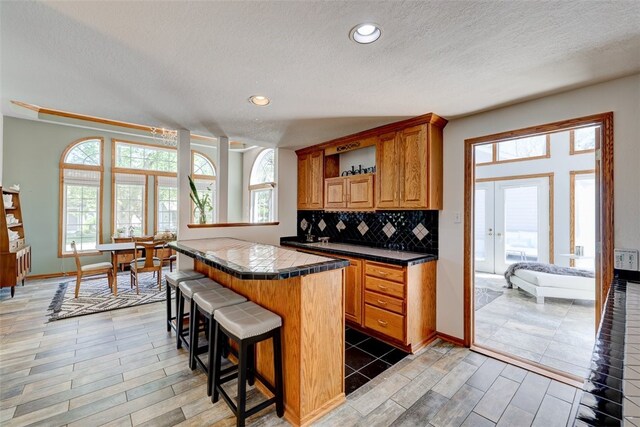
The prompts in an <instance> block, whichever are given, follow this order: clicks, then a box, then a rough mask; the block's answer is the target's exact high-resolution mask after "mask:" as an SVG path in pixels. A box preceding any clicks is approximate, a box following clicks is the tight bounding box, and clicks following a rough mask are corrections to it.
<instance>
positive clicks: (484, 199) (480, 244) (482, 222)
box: [474, 182, 495, 273]
mask: <svg viewBox="0 0 640 427" xmlns="http://www.w3.org/2000/svg"><path fill="white" fill-rule="evenodd" d="M493 189H494V185H493V182H479V183H476V189H475V199H474V200H475V207H474V234H475V244H474V248H475V269H476V271H481V272H485V273H493V271H494V265H493V263H494V235H495V233H494V224H493V222H494V213H493V211H494V208H493V206H494V197H493V195H494V190H493Z"/></svg>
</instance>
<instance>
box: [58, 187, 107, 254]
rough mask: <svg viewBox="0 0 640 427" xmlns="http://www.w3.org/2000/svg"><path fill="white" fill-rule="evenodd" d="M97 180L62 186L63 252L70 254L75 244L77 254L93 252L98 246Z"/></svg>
mask: <svg viewBox="0 0 640 427" xmlns="http://www.w3.org/2000/svg"><path fill="white" fill-rule="evenodd" d="M99 185H100V181H99V178H98V180H96V182H95V183H93V184H88V183H87V184H73V183H71V184H68V183H65V184H64V197H65V200H63V209H64V212H63V218H64V222H63V238H62V241H63V242H64V247H63V251H64V252H71V251H72V249H71V242H72V241H75V242H76V249H77V250H78V252H82V251H89V250H95V248H96V245H97V244H98V239H99V236H98V223H99V220H100V216H99V212H98V205H99V196H100V191H99V190H100V187H99Z"/></svg>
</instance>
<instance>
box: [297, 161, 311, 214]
mask: <svg viewBox="0 0 640 427" xmlns="http://www.w3.org/2000/svg"><path fill="white" fill-rule="evenodd" d="M308 186H309V155H308V154H303V155H301V156H299V157H298V209H307V208H308V207H309V199H308V191H307V187H308Z"/></svg>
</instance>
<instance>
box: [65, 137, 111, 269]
mask: <svg viewBox="0 0 640 427" xmlns="http://www.w3.org/2000/svg"><path fill="white" fill-rule="evenodd" d="M94 140H97V141H99V143H100V164H99V165H84V164H74V163H66V162H65V159H66V157H67V154H69V152H70V151H71V150H72V149H73V148H75V147H76V146H77V145H79V144H82V143H83V142H85V141H94ZM58 169H59V181H58V258H71V257H73V256H74V254H73V251H71V252H66V251H64V250H63V249H62V245H63V243H64V240H65V238H64V237H66V236H64V235H65V217H66V215H65V206H66V203H65V200H66V199H65V197H66V192H65V185H64V171H65V169H75V170H86V171H94V172H99V173H100V180H99V184H98V209H97V212H96V213H97V215H96V217H97V226H98V239H97V244H102V243H103V237H102V232H103V229H102V219H103V218H102V212H103V209H104V205H103V200H104V197H103V196H104V194H103V193H104V138H103V137H101V136H89V137H83V138H80V139H76V140H74V141H72V142H71V143H70V144H69V145H67V147H66V148H65V149H64V151H63V152H62V155H61V156H60V162H59V167H58ZM101 254H102V252H100V251H96V250H89V251H78V255H79V256H95V255H101Z"/></svg>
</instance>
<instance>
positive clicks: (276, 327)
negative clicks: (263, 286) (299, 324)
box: [211, 301, 284, 426]
mask: <svg viewBox="0 0 640 427" xmlns="http://www.w3.org/2000/svg"><path fill="white" fill-rule="evenodd" d="M213 317H214V320H215V321H216V326H215V338H214V347H215V349H214V357H213V362H214V363H213V384H212V389H213V390H212V396H211V401H212V402H213V403H215V402H217V401H218V394H222V397H223V398H224V400H225V401H226V402H227V405H229V408H231V410H232V411H233V413H234V414H235V415H236V420H237V425H238V426H244V423H245V419H246V418H247V417H249V416H251V415H253V414H255V413H257V412H259V411H261V410H263V409H264V408H266V407H267V406H269V405H271V404H272V403H275V404H276V414H277V415H278V417H282V415H283V414H284V404H283V392H282V389H283V384H282V348H281V338H280V329H281V326H282V319H281V318H280V316H278V315H277V314H275V313H272V312H270V311H269V310H267V309H265V308H262V307H260V306H259V305H257V304H255V303H253V302H251V301H249V302H244V303H242V304H237V305H232V306H228V307H224V308H220V309H218V310H216V311H215V313H214V316H213ZM224 335H226V336H227V337H228V338H229V339H231V340H233V341H235V342H236V343H237V344H238V365H237V366H232V367H230V368H226V369H225V370H224V371H221V370H220V357H221V356H222V348H223V345H222V341H223V340H224ZM269 338H272V340H273V367H274V379H275V381H274V382H275V384H270V383H269V382H268V381H266V380H265V379H264V377H263V376H262V375H260V374H259V373H258V372H256V370H255V367H254V366H253V357H252V356H250V353H251V352H252V351H253V347H254V346H255V344H257V343H259V342H261V341H264V340H267V339H269ZM248 359H250V360H251V366H250V367H249V369H250V371H251V372H249V380H250V382H251V383H252V382H253V381H252V379H253V377H254V376H255V378H258V379H259V380H260V382H262V384H264V386H265V387H267V388H268V389H269V391H271V392H272V393H273V395H274V397H272V398H271V399H267V400H266V401H264V402H262V403H260V404H258V405H256V406H254V407H253V408H251V409H249V410H246V403H247V394H246V379H247V362H248ZM234 370H236V372H234V373H232V374H231V375H228V376H226V377H224V378H221V376H222V375H226V374H228V373H231V372H233V371H234ZM234 378H238V397H237V400H238V405H237V406H236V405H235V404H234V403H233V401H232V400H231V398H230V397H229V395H228V394H227V393H226V392H225V391H224V389H223V388H222V384H224V383H226V382H228V381H231V380H233V379H234Z"/></svg>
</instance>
